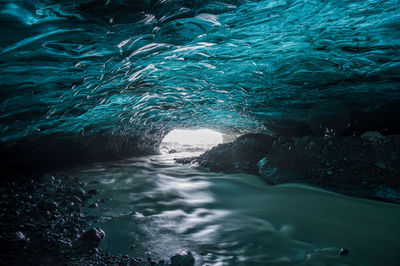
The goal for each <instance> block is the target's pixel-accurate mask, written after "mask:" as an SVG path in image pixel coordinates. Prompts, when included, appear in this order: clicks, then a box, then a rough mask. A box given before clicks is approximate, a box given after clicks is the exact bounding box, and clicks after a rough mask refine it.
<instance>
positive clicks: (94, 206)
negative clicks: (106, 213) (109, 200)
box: [88, 202, 99, 209]
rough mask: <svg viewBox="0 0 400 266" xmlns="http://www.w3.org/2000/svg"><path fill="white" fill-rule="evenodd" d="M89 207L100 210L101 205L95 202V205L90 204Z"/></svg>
mask: <svg viewBox="0 0 400 266" xmlns="http://www.w3.org/2000/svg"><path fill="white" fill-rule="evenodd" d="M88 207H89V208H93V209H95V208H98V207H99V205H98V204H97V203H96V202H95V203H92V204H90V205H89V206H88Z"/></svg>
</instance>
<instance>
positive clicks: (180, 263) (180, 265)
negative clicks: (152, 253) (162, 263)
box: [171, 249, 194, 266]
mask: <svg viewBox="0 0 400 266" xmlns="http://www.w3.org/2000/svg"><path fill="white" fill-rule="evenodd" d="M192 265H194V257H193V254H192V252H190V251H189V250H186V249H184V250H181V251H180V252H179V253H177V254H175V255H174V256H172V257H171V266H192Z"/></svg>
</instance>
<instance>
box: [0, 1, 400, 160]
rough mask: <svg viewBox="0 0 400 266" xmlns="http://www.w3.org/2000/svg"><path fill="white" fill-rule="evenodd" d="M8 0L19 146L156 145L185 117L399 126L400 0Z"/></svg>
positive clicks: (281, 127) (281, 129) (6, 27)
mask: <svg viewBox="0 0 400 266" xmlns="http://www.w3.org/2000/svg"><path fill="white" fill-rule="evenodd" d="M0 3H1V5H0V7H1V8H0V18H1V19H0V23H1V27H0V31H1V41H0V51H1V52H0V64H1V72H0V77H1V79H0V83H1V90H0V100H1V102H0V110H1V112H0V132H1V135H0V136H1V137H0V141H1V144H2V150H6V151H7V152H9V151H10V150H18V149H19V150H23V151H25V152H28V151H29V152H30V153H32V154H33V153H35V152H37V151H38V150H41V154H46V153H47V152H48V150H49V149H50V150H51V149H54V152H55V150H57V149H58V150H59V148H55V147H61V146H63V145H67V146H68V147H77V148H76V150H77V151H79V150H80V149H81V148H79V147H80V146H81V145H82V143H84V146H85V149H87V150H89V153H93V154H95V153H98V152H99V151H100V153H101V152H108V153H109V154H114V153H119V152H127V153H129V152H132V151H134V150H137V151H138V150H141V151H143V150H148V149H151V148H152V147H154V145H155V144H154V143H159V142H160V141H161V139H162V137H163V136H165V135H166V134H167V133H168V132H169V131H170V130H172V129H174V128H200V127H203V128H211V129H216V130H219V131H223V132H240V133H245V132H266V133H272V134H282V135H307V134H316V135H343V134H347V135H351V134H359V133H363V131H365V130H380V131H382V133H386V134H390V133H398V125H397V124H396V123H395V121H396V119H397V116H398V115H399V114H400V111H399V110H400V104H399V103H400V93H399V91H400V88H399V84H400V83H399V80H400V71H399V70H400V69H399V66H400V63H399V59H400V49H399V45H400V4H399V2H398V1H378V0H368V1H365V0H363V1H354V0H351V1H347V0H343V1H325V0H264V1H245V0H221V1H212V0H208V1H207V0H206V1H199V0H194V1H185V0H180V1H179V0H159V1H150V0H149V1H145V0H141V1H128V0H119V1H118V0H115V1H113V0H108V1H105V0H104V1H100V0H97V1H94V0H92V1H89V0H86V1H83V0H81V1H61V0H58V1H57V0H41V1H17V0H16V1H1V2H0ZM29 152H28V153H29ZM50 153H51V152H50ZM67 153H68V152H67ZM72 153H73V152H71V154H72ZM42 156H45V155H42ZM65 156H67V155H65ZM110 156H111V155H110Z"/></svg>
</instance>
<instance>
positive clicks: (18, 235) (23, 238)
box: [15, 231, 29, 241]
mask: <svg viewBox="0 0 400 266" xmlns="http://www.w3.org/2000/svg"><path fill="white" fill-rule="evenodd" d="M15 240H17V241H28V240H29V239H28V238H27V237H26V236H25V235H24V234H23V233H22V232H21V231H18V232H16V233H15Z"/></svg>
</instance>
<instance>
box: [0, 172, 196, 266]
mask: <svg viewBox="0 0 400 266" xmlns="http://www.w3.org/2000/svg"><path fill="white" fill-rule="evenodd" d="M2 180H4V178H3V179H2ZM9 180H10V179H9ZM0 190H1V197H0V210H1V212H0V245H1V246H2V248H1V252H0V265H194V258H193V256H192V254H191V253H190V251H186V250H183V251H181V252H180V253H178V254H176V255H175V256H173V257H171V258H170V259H166V260H165V261H155V260H153V259H151V258H146V259H143V258H132V257H130V256H127V255H123V256H114V255H110V254H108V253H107V251H105V250H102V249H101V248H100V243H101V241H102V239H103V238H104V237H106V234H107V232H104V231H103V230H102V229H101V228H96V227H91V226H90V224H91V219H94V218H95V217H86V216H85V215H84V208H93V207H96V205H97V204H101V200H100V201H99V202H92V201H93V200H91V198H92V196H93V195H96V194H97V193H99V191H97V190H88V191H86V187H85V184H83V183H81V182H79V181H78V180H76V179H74V178H71V177H68V176H63V177H54V176H32V177H31V178H29V179H28V178H26V176H25V177H22V176H20V177H18V176H17V177H15V178H13V179H12V180H10V181H8V182H3V184H2V185H1V187H0Z"/></svg>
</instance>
